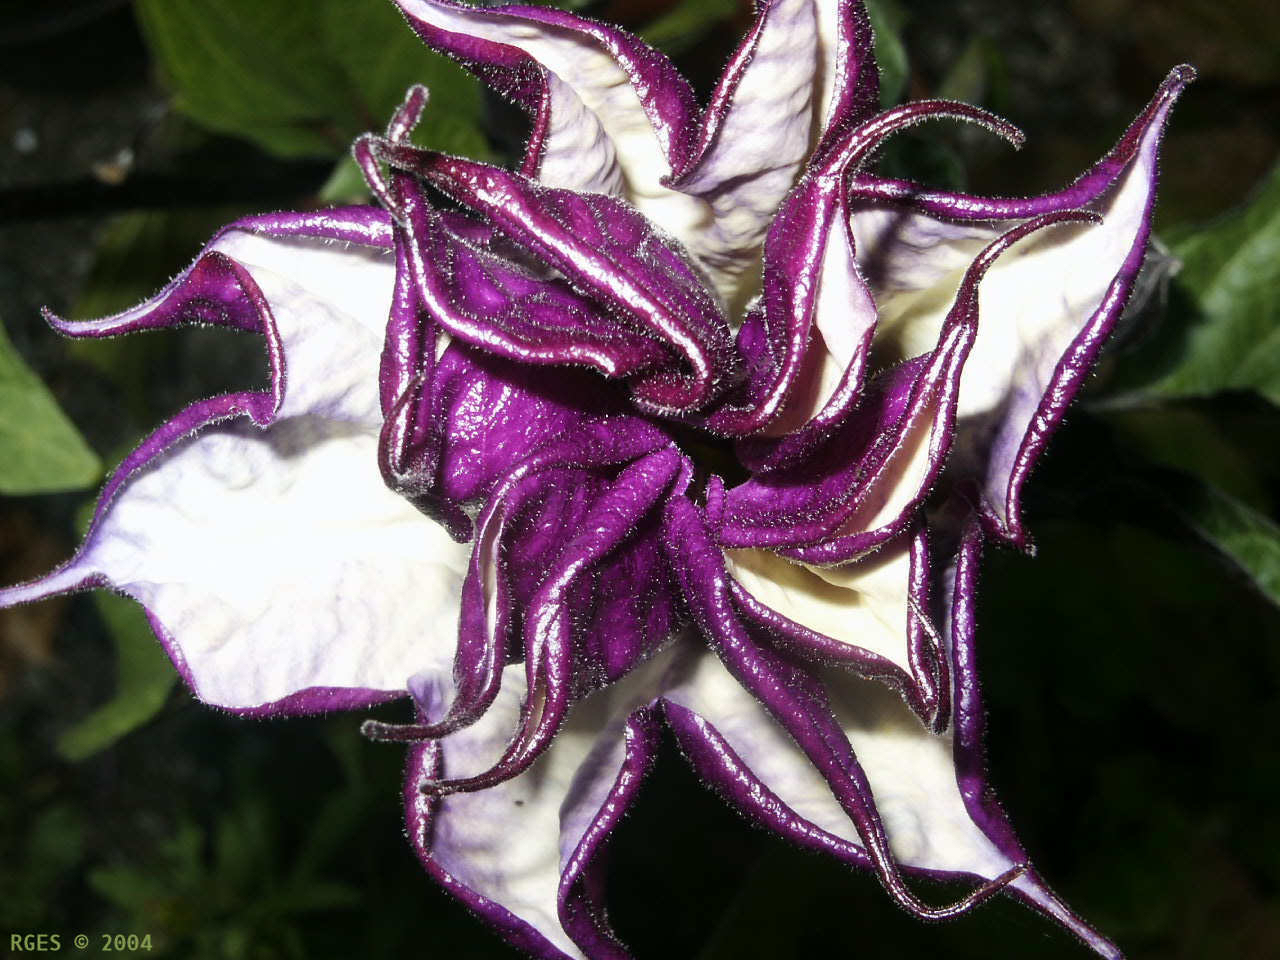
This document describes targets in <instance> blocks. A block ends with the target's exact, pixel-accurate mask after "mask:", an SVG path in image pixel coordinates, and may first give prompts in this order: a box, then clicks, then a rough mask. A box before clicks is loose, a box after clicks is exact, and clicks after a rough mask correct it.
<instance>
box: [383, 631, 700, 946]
mask: <svg viewBox="0 0 1280 960" xmlns="http://www.w3.org/2000/svg"><path fill="white" fill-rule="evenodd" d="M676 649H677V647H676V646H673V647H670V648H669V649H668V651H667V652H665V653H662V654H659V655H658V656H657V657H655V658H654V659H653V660H652V661H650V662H649V663H647V664H645V665H643V666H641V667H640V668H639V669H638V670H636V671H634V672H633V673H631V674H630V675H629V676H628V677H626V678H625V679H624V680H622V681H621V682H620V683H618V684H615V685H614V686H611V687H608V688H606V689H604V690H601V691H599V692H597V693H595V694H593V695H592V696H590V697H588V698H587V699H586V700H584V701H582V702H581V703H578V704H577V705H576V706H575V707H574V708H573V711H572V712H571V713H570V715H569V717H568V719H567V720H566V722H565V723H564V724H563V726H562V727H561V730H560V734H559V736H558V737H557V738H556V740H555V742H554V743H553V744H552V745H551V746H550V747H549V748H548V749H547V750H546V751H545V752H544V753H543V754H542V756H541V757H540V758H539V759H538V761H537V762H536V763H534V764H533V765H532V766H531V767H530V768H529V769H528V770H527V771H525V772H524V773H522V774H521V775H519V776H517V777H515V778H513V779H510V780H507V781H506V782H504V783H500V784H497V785H495V786H491V787H489V788H488V789H486V790H482V791H479V792H476V793H454V794H449V795H447V796H443V797H437V796H435V795H434V794H433V793H432V792H431V790H430V787H431V785H432V784H433V783H435V782H437V781H438V780H439V779H440V778H442V777H467V776H471V775H475V774H478V773H480V772H481V771H483V770H484V769H486V768H487V767H489V766H491V765H492V764H493V763H494V762H496V760H497V759H498V757H499V756H500V755H501V754H502V753H503V751H504V749H505V747H506V744H507V736H508V734H509V731H510V729H511V728H512V727H513V726H515V725H516V724H517V723H518V722H519V717H520V712H521V703H522V702H523V700H524V698H525V693H526V690H525V686H524V684H525V680H524V671H523V669H522V668H520V667H518V666H512V667H508V668H507V671H506V676H505V677H504V678H503V681H502V691H501V693H500V694H499V696H498V698H497V700H496V701H495V703H494V705H493V707H492V708H491V709H490V710H489V712H488V713H486V714H485V715H484V717H483V718H482V719H481V720H479V721H478V722H477V723H476V724H474V725H472V726H470V727H467V728H466V729H465V730H460V731H459V732H457V733H455V734H453V735H452V736H449V737H447V738H445V739H444V740H441V741H435V742H430V743H425V744H422V745H420V746H418V747H416V748H415V749H414V751H413V753H412V754H411V756H410V761H409V770H408V777H407V781H406V785H405V803H406V809H407V817H406V820H407V825H408V830H409V838H410V841H411V843H412V844H413V846H414V849H415V851H416V852H417V854H418V857H419V859H421V861H422V863H423V865H424V866H425V867H426V869H427V870H428V871H429V872H430V873H431V874H432V875H433V876H435V877H436V878H437V879H438V880H440V881H441V883H442V884H443V885H444V886H445V888H446V889H447V890H449V892H450V893H452V894H453V895H454V896H456V897H458V898H459V899H460V900H461V901H462V902H463V903H465V904H466V905H467V906H468V907H470V908H471V909H472V910H474V911H475V912H476V913H478V914H479V915H480V916H481V917H483V918H484V919H485V920H487V921H489V922H490V923H492V924H493V925H494V926H495V927H496V928H497V929H498V930H500V931H501V932H502V934H503V935H504V936H505V937H506V938H507V940H508V941H510V942H511V943H513V944H515V945H516V946H517V947H520V948H521V949H524V950H527V951H528V952H529V953H531V954H533V955H534V956H537V957H549V958H550V957H554V958H562V957H566V956H567V957H574V958H580V957H583V956H590V957H593V958H595V957H624V956H626V952H625V949H624V948H623V947H622V945H621V944H619V943H618V941H617V939H616V937H614V935H613V934H612V932H611V931H610V930H609V928H608V925H607V923H606V921H605V919H604V904H603V903H602V902H601V899H602V893H603V884H602V882H601V880H602V877H601V875H600V873H599V871H600V868H601V864H600V860H601V855H602V854H603V853H604V851H605V849H606V848H607V845H608V841H609V834H610V832H611V831H612V829H613V827H614V826H615V825H616V824H617V823H618V821H619V820H620V819H621V818H622V817H623V815H624V814H625V813H626V810H627V807H628V806H629V805H630V803H631V802H632V800H633V799H634V797H635V795H636V792H637V790H638V788H639V785H640V782H641V780H642V778H643V777H644V774H645V773H646V772H647V770H648V768H649V767H650V765H651V763H652V760H653V757H654V755H655V753H656V746H657V743H656V733H657V730H656V716H655V714H654V712H653V711H652V709H650V708H649V705H650V704H652V703H653V701H654V699H655V698H656V696H657V694H658V691H659V690H660V689H661V688H662V686H663V685H664V683H665V680H664V676H665V674H666V673H667V671H668V670H669V668H670V663H671V660H672V657H673V655H674V651H675V650H676Z"/></svg>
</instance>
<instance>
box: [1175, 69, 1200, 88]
mask: <svg viewBox="0 0 1280 960" xmlns="http://www.w3.org/2000/svg"><path fill="white" fill-rule="evenodd" d="M1198 76H1200V71H1198V70H1197V69H1196V68H1195V67H1193V66H1192V65H1191V64H1189V63H1180V64H1178V65H1177V66H1176V67H1174V68H1173V69H1172V70H1170V71H1169V79H1170V80H1171V81H1173V82H1174V83H1177V84H1179V85H1180V86H1184V87H1185V86H1186V85H1187V84H1189V83H1192V82H1194V81H1195V79H1196V78H1197V77H1198Z"/></svg>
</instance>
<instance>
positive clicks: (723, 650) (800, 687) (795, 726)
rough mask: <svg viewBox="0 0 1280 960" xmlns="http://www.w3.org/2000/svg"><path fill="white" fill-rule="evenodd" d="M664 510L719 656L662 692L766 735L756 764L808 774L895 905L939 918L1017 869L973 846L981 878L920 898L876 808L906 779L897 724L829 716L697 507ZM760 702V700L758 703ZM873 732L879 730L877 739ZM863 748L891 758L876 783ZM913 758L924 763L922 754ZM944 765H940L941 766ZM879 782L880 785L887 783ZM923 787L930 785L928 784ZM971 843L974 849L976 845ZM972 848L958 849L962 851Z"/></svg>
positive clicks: (818, 686) (691, 599)
mask: <svg viewBox="0 0 1280 960" xmlns="http://www.w3.org/2000/svg"><path fill="white" fill-rule="evenodd" d="M667 519H668V523H669V532H668V543H669V548H670V550H671V552H672V555H673V557H674V558H675V560H676V567H677V573H678V575H679V577H680V580H681V584H682V586H683V589H684V595H685V599H686V601H687V602H688V603H689V607H690V612H691V613H692V615H693V618H694V620H695V622H696V623H697V624H698V626H699V627H700V628H701V629H702V631H703V633H704V635H705V636H706V638H707V640H708V641H709V643H710V646H711V649H712V650H713V651H714V653H715V657H716V660H718V661H719V663H717V662H716V660H713V659H712V658H711V657H705V658H703V660H702V662H701V664H695V667H694V673H693V676H692V677H691V678H690V679H689V680H688V681H687V682H686V684H685V685H684V686H683V687H681V686H677V687H675V688H673V689H671V690H669V691H668V692H667V694H666V698H667V699H668V700H669V701H671V702H672V703H674V704H675V705H676V706H678V707H683V708H684V709H685V710H686V711H689V712H690V713H693V714H699V715H702V716H703V718H704V719H707V716H706V715H707V714H710V715H711V717H712V719H711V721H710V722H711V723H712V724H713V725H714V724H715V722H716V721H715V719H714V718H715V717H717V716H719V717H725V716H734V715H738V716H740V717H742V719H743V720H744V721H745V722H743V723H742V725H741V729H743V730H746V731H748V733H747V735H748V737H750V738H751V739H753V740H755V741H756V742H757V743H763V741H765V740H770V742H768V743H767V744H765V746H766V750H768V752H770V753H773V754H776V756H774V757H759V759H760V760H761V761H762V762H765V763H783V764H789V765H792V766H793V767H794V771H797V772H802V773H804V774H808V776H809V778H810V783H811V784H812V785H814V786H816V788H817V792H818V793H819V795H820V796H821V797H822V798H823V799H824V800H828V801H831V800H833V801H834V810H833V812H834V814H835V817H836V818H837V820H836V822H839V824H840V826H841V828H842V829H843V831H844V834H845V835H846V836H853V837H856V838H857V843H858V845H859V846H860V847H861V849H862V850H863V852H864V855H865V857H866V858H867V859H869V861H870V863H871V864H872V866H873V867H874V869H875V871H876V874H877V876H878V877H879V879H880V881H881V882H882V883H883V884H884V886H885V888H886V890H888V892H889V893H890V895H891V896H892V897H893V898H894V899H895V900H896V901H897V902H898V903H899V904H901V905H902V906H903V907H905V908H906V909H907V910H909V911H911V912H912V913H913V914H915V915H917V916H919V917H922V918H926V919H942V918H945V917H949V916H954V915H956V914H958V913H962V912H964V911H966V910H968V909H969V908H970V907H972V906H973V905H975V904H976V903H978V902H980V901H982V900H983V899H986V898H987V897H989V896H991V895H992V894H993V893H995V892H997V891H998V890H999V889H1000V888H1001V887H1002V886H1004V885H1005V884H1007V883H1009V882H1010V881H1011V880H1013V879H1014V878H1016V877H1017V876H1019V875H1021V874H1022V873H1023V872H1024V871H1025V864H1023V863H1021V862H1018V861H1013V862H1010V861H1008V860H1001V858H999V857H998V856H994V857H992V856H987V855H986V853H987V852H986V851H980V853H981V854H983V856H977V855H976V854H975V856H974V857H970V858H969V859H975V858H977V859H980V861H981V864H982V868H986V871H987V872H985V873H984V872H983V870H982V869H979V870H977V871H974V872H975V873H977V875H979V876H983V877H987V878H989V879H988V881H987V882H983V883H981V884H979V885H978V886H977V887H976V888H975V889H974V890H973V891H971V892H970V893H969V894H968V895H966V896H965V897H963V898H961V899H960V900H959V901H956V902H955V903H952V904H948V905H945V906H941V907H931V906H928V905H927V904H925V903H924V902H923V901H921V900H920V899H919V897H918V896H917V895H916V894H915V893H914V892H913V891H912V890H911V889H910V887H908V885H907V884H906V882H905V880H904V878H903V875H902V870H901V864H900V862H899V861H900V860H901V859H903V850H902V848H903V845H904V843H903V840H902V839H901V838H899V839H898V840H897V845H896V846H895V845H894V840H893V834H894V833H896V832H898V831H894V830H893V829H892V821H891V820H889V818H888V817H887V816H886V815H885V814H884V812H883V810H882V809H881V802H882V801H883V800H884V797H883V796H882V795H883V794H884V793H885V792H890V793H891V794H892V795H893V798H894V799H896V797H897V795H898V794H899V793H901V792H903V791H908V790H911V789H913V787H914V785H913V784H910V782H909V781H908V782H907V783H905V784H904V782H903V776H902V774H903V772H904V771H903V768H902V767H900V766H898V765H899V764H901V763H902V762H903V751H901V750H900V749H895V747H899V746H900V744H899V743H895V741H902V740H903V739H904V737H903V731H902V729H895V727H896V726H897V725H895V724H893V723H892V722H891V719H890V718H884V722H881V719H880V718H872V720H871V722H870V723H869V724H868V727H869V732H870V743H868V744H865V745H860V744H859V743H858V739H857V737H856V736H854V735H853V733H854V731H851V730H849V729H846V728H845V727H844V726H843V725H842V724H840V723H839V722H838V721H837V720H835V719H834V718H833V715H832V709H833V703H832V699H831V697H830V694H829V691H828V689H827V688H826V686H825V685H824V684H823V683H822V682H821V681H820V679H819V678H818V677H817V676H816V675H815V674H814V673H813V672H812V671H810V670H808V669H807V668H805V667H804V666H802V665H801V664H799V663H797V662H796V661H795V660H793V659H792V658H790V657H787V656H785V655H783V654H780V653H779V652H777V651H776V650H774V649H772V648H771V646H770V645H768V644H766V643H761V642H759V640H758V639H757V638H756V637H755V636H753V631H752V630H751V629H750V625H749V624H748V623H746V622H744V621H743V619H742V617H741V615H740V613H739V611H738V609H737V606H736V604H735V602H734V600H733V590H732V588H731V584H730V581H729V577H728V575H727V573H726V571H725V569H724V564H723V561H722V559H721V557H720V554H719V551H718V549H717V548H716V547H715V546H714V544H713V543H712V541H711V539H710V537H709V536H708V534H707V531H706V529H705V526H704V523H703V520H702V518H701V517H700V516H699V515H698V511H697V508H695V507H694V506H692V505H691V504H689V503H688V502H687V501H683V500H673V501H671V503H670V504H669V505H668V510H667ZM721 665H722V666H721ZM844 675H845V674H841V676H844ZM734 681H736V683H735V682H734ZM877 689H883V688H877ZM888 696H889V698H890V702H892V703H893V704H895V705H896V706H897V707H898V709H900V710H901V711H902V714H903V716H904V717H905V723H903V724H902V726H903V727H905V729H906V730H909V731H911V732H914V731H915V730H917V729H920V730H923V729H924V728H923V727H921V725H920V723H919V720H917V718H916V717H915V716H914V715H912V714H911V712H910V711H909V710H907V709H906V708H905V706H904V705H903V704H902V701H901V699H900V698H898V697H897V695H896V694H894V693H889V694H888ZM747 704H750V706H751V709H752V713H751V714H750V715H745V716H744V715H743V714H742V710H743V708H744V707H746V705H747ZM760 707H763V708H764V709H763V711H761V710H760V709H759V708H760ZM721 711H727V712H726V713H722V712H721ZM770 717H771V718H772V719H773V720H774V721H776V723H777V725H778V726H777V727H774V726H773V725H772V724H770V723H769V721H768V719H767V718H770ZM779 728H780V729H779ZM771 729H772V730H777V732H778V733H783V732H784V731H785V735H789V736H790V737H791V739H792V740H793V741H794V747H798V748H799V753H798V754H797V753H796V751H795V749H794V747H792V748H787V747H786V746H785V743H786V741H785V739H783V738H777V739H771V738H770V737H769V733H768V731H770V730H771ZM881 737H885V738H886V739H885V740H883V741H882V740H881V739H880V738H881ZM877 746H879V747H880V750H879V751H877V749H876V747H877ZM864 748H865V749H867V752H868V753H869V755H870V757H871V758H872V759H873V760H874V759H877V758H878V757H879V756H886V757H887V760H888V762H889V764H890V765H891V766H890V769H889V770H888V771H887V775H886V776H885V777H884V779H883V781H882V784H881V785H880V786H879V787H878V788H877V786H876V785H875V782H874V780H873V779H872V778H871V777H869V771H868V768H867V766H865V765H864V763H863V761H862V760H861V759H860V754H861V750H862V749H864ZM917 759H919V760H920V762H922V763H924V762H926V758H925V757H923V756H922V757H919V758H917ZM806 761H807V763H806ZM908 769H910V768H908ZM947 769H948V772H949V771H950V767H949V765H948V768H947ZM793 775H794V772H793ZM766 782H767V781H766ZM885 783H887V784H888V790H887V791H886V788H885V786H884V784H885ZM929 786H930V787H936V784H930V785H929ZM921 796H922V798H924V799H926V800H927V798H928V793H927V792H925V791H921ZM878 797H879V799H878ZM966 822H967V818H966ZM939 828H940V829H939V830H938V831H936V833H938V834H939V836H938V837H937V839H935V831H930V830H928V829H927V828H925V829H923V830H921V831H920V832H921V833H923V834H926V835H927V837H928V839H927V842H929V843H938V842H942V841H943V840H944V839H945V836H946V833H947V832H948V831H947V830H946V829H945V828H943V825H942V824H939ZM975 832H976V831H975ZM978 846H979V848H980V846H981V845H978ZM908 852H909V853H914V851H908ZM973 852H974V851H970V850H968V849H965V850H963V851H962V858H963V855H968V854H970V853H973ZM951 869H955V868H951Z"/></svg>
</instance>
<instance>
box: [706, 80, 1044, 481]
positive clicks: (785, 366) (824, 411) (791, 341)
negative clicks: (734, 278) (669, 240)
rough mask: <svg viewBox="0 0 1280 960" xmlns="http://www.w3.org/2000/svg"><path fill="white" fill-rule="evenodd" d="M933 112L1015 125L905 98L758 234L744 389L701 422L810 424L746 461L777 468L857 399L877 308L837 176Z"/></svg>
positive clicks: (772, 430) (826, 161)
mask: <svg viewBox="0 0 1280 960" xmlns="http://www.w3.org/2000/svg"><path fill="white" fill-rule="evenodd" d="M936 118H951V119H959V120H966V121H970V122H974V123H978V124H980V125H983V126H986V127H988V128H990V129H992V130H994V131H996V132H997V133H1000V134H1001V135H1002V136H1005V137H1006V138H1007V139H1009V140H1011V141H1012V142H1013V143H1015V144H1016V143H1019V142H1020V137H1021V134H1020V133H1019V132H1018V131H1017V130H1016V129H1014V128H1013V127H1011V126H1010V125H1009V124H1007V123H1005V122H1004V121H1002V120H1000V119H999V118H998V117H995V116H994V115H992V114H990V113H987V112H986V111H985V110H980V109H978V108H977V107H970V106H967V105H965V104H961V103H952V102H950V101H920V102H917V103H910V104H906V105H905V106H903V107H899V108H897V109H895V110H891V111H888V112H886V113H883V114H880V115H879V116H876V117H874V118H872V119H870V120H867V121H865V122H863V123H861V124H859V125H858V126H856V127H854V128H852V129H851V130H849V132H848V133H847V134H846V135H845V136H843V137H842V138H840V139H839V140H837V141H834V142H833V143H832V144H831V147H830V149H829V150H828V151H827V152H826V153H824V154H822V155H821V156H819V157H815V158H814V161H813V163H812V164H811V165H810V167H809V169H808V170H807V171H806V173H805V176H804V178H803V179H802V180H801V181H800V183H798V184H797V185H796V187H795V189H794V190H792V191H791V193H790V194H789V195H788V196H787V198H786V199H785V201H783V203H782V206H781V208H780V209H779V211H778V215H777V217H776V218H775V219H774V220H773V223H772V225H771V226H770V227H769V233H768V236H767V238H766V239H765V244H764V275H763V282H764V291H763V296H762V300H761V303H760V305H759V307H758V308H757V309H756V310H754V311H753V315H752V316H751V317H749V318H748V321H747V323H746V324H745V325H744V326H743V328H742V331H741V333H740V335H739V349H740V350H741V351H742V353H743V354H744V355H745V356H747V357H749V358H751V359H752V360H754V361H755V362H754V363H753V364H752V367H751V371H750V372H751V375H752V376H751V381H750V382H749V384H748V389H747V395H746V396H745V397H742V398H741V399H740V400H739V401H738V402H736V403H733V404H729V405H726V406H724V407H723V408H722V409H720V410H718V411H716V413H715V414H714V415H713V416H711V417H710V418H709V419H708V421H707V423H708V426H709V427H710V428H711V429H712V430H715V431H718V432H721V433H726V434H733V435H742V434H750V433H757V432H761V431H764V432H765V433H766V434H769V435H772V436H780V435H785V434H788V433H793V432H795V431H798V430H801V428H804V427H806V426H809V427H810V429H809V430H808V431H806V433H807V434H808V435H807V436H805V437H803V438H798V439H799V440H800V442H799V443H794V442H793V443H791V444H784V445H783V448H782V449H781V450H771V449H770V448H769V447H766V448H765V451H763V452H761V451H753V450H752V449H751V448H750V447H747V448H745V449H744V452H745V453H746V455H747V457H748V459H749V462H750V461H763V462H762V463H760V464H759V465H761V466H766V465H767V466H775V465H777V464H778V463H779V462H781V461H785V460H790V459H793V458H794V457H795V456H796V455H798V454H799V453H801V452H803V450H805V449H807V448H808V447H811V446H812V444H813V443H814V442H816V441H817V440H819V439H820V438H821V437H822V436H823V435H824V434H825V433H826V432H828V431H829V430H830V428H831V426H832V425H833V424H834V423H835V422H836V421H837V420H838V419H839V417H840V416H841V415H842V414H843V413H844V412H847V410H848V409H849V407H850V406H851V405H852V403H853V402H854V401H855V400H856V399H857V396H858V390H859V387H860V386H861V382H862V375H863V368H864V364H865V362H866V349H867V346H868V344H869V341H870V337H871V334H872V332H873V330H874V329H875V323H876V315H875V304H874V303H873V302H872V300H871V297H870V295H869V293H868V292H867V289H866V284H865V282H864V281H863V279H862V276H861V274H860V271H859V269H858V266H857V265H856V263H855V261H854V256H853V254H854V243H853V240H852V238H851V236H850V235H849V233H848V230H847V228H846V224H845V222H844V221H845V220H846V219H847V217H846V203H845V181H846V178H847V176H848V175H849V173H850V171H852V170H855V169H857V167H858V165H859V164H861V163H862V161H863V160H864V159H865V158H866V157H867V156H868V155H869V154H870V153H871V151H872V150H874V149H875V148H876V146H878V145H879V144H880V143H881V142H882V141H883V140H884V139H885V138H886V137H888V136H891V135H892V134H894V133H895V132H897V131H899V130H902V129H904V128H905V127H907V126H910V125H912V124H915V123H919V122H920V121H921V120H924V119H936ZM744 341H745V342H744ZM802 375H803V376H802Z"/></svg>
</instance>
